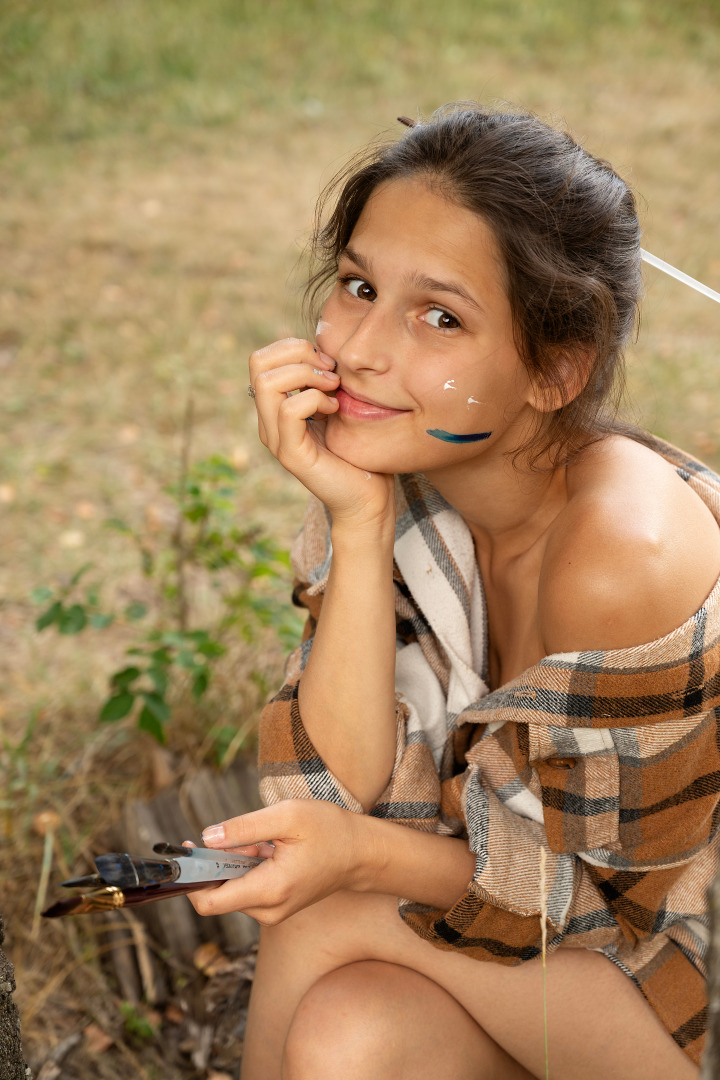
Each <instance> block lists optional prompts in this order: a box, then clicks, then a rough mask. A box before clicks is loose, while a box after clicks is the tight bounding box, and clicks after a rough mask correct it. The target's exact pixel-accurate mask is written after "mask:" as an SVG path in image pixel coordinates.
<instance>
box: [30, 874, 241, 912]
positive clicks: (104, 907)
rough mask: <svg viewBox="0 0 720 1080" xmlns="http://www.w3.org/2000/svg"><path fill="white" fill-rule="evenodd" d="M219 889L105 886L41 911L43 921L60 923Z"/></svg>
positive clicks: (197, 884)
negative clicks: (74, 916) (68, 919)
mask: <svg viewBox="0 0 720 1080" xmlns="http://www.w3.org/2000/svg"><path fill="white" fill-rule="evenodd" d="M217 885H222V882H221V881H213V882H207V881H186V882H181V883H176V882H172V883H171V884H169V885H148V886H146V887H145V888H144V889H118V888H116V887H115V886H108V887H107V888H105V889H100V890H98V892H96V893H85V894H84V895H82V896H70V897H68V898H67V899H66V900H58V901H57V903H55V904H53V905H52V906H51V907H49V908H47V909H46V910H45V911H43V913H42V914H43V916H44V918H46V919H59V918H62V917H63V916H66V915H88V914H90V913H92V912H95V911H117V910H118V909H119V908H124V907H138V906H139V905H140V904H153V903H155V902H156V901H157V900H170V899H172V897H173V896H182V895H184V894H185V893H190V892H197V891H198V890H199V889H208V888H209V889H212V888H215V886H217Z"/></svg>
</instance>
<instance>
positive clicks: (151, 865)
mask: <svg viewBox="0 0 720 1080" xmlns="http://www.w3.org/2000/svg"><path fill="white" fill-rule="evenodd" d="M153 850H154V851H155V852H156V853H162V855H163V856H172V857H156V858H148V857H145V856H140V855H129V854H127V853H126V852H111V853H108V854H106V855H98V857H97V858H96V859H95V867H96V870H97V873H95V874H88V875H86V876H85V877H79V878H72V879H71V880H69V881H63V882H61V884H62V885H63V887H64V888H79V889H89V890H90V891H88V892H81V893H80V894H78V895H76V896H73V897H69V898H68V899H66V900H59V901H58V902H57V903H55V904H53V905H52V906H51V907H49V908H47V910H45V911H43V913H42V914H43V916H44V917H45V918H48V919H54V918H58V917H60V916H63V915H83V914H86V913H88V912H92V911H111V910H114V909H116V908H121V907H134V906H137V905H138V904H149V903H153V902H155V901H157V900H166V899H168V898H170V897H173V896H180V895H182V894H185V893H189V892H194V891H195V890H197V889H205V888H208V886H211V885H213V884H218V885H219V884H221V883H222V882H223V881H228V880H229V879H230V878H237V877H242V876H243V875H244V874H247V872H248V871H249V870H252V868H253V867H254V866H257V865H258V863H261V862H263V859H262V858H260V857H256V856H252V855H240V854H235V853H232V852H225V851H208V850H207V849H206V848H197V847H177V846H175V845H173V844H168V843H165V842H164V841H163V842H160V843H158V844H155V845H154V848H153Z"/></svg>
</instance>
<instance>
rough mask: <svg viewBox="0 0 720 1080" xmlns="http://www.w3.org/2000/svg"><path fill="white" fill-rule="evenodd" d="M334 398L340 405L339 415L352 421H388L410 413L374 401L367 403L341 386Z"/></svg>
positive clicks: (366, 400) (364, 399) (367, 401)
mask: <svg viewBox="0 0 720 1080" xmlns="http://www.w3.org/2000/svg"><path fill="white" fill-rule="evenodd" d="M335 397H336V398H337V400H338V402H339V404H340V410H339V411H340V415H341V416H348V417H351V418H352V419H354V420H389V419H391V418H392V417H393V416H402V415H403V414H404V413H406V412H410V410H409V409H389V408H388V407H387V406H386V405H379V404H378V403H377V402H376V401H369V400H368V399H367V398H363V397H359V396H358V395H357V394H351V393H349V392H348V391H347V390H345V389H343V387H341V386H339V387H338V389H337V390H336V391H335Z"/></svg>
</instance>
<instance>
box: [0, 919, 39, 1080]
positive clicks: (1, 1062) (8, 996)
mask: <svg viewBox="0 0 720 1080" xmlns="http://www.w3.org/2000/svg"><path fill="white" fill-rule="evenodd" d="M4 940H5V931H4V927H3V920H2V915H0V1080H31V1073H30V1069H29V1068H28V1066H27V1065H26V1064H25V1061H24V1059H23V1052H22V1042H21V1039H20V1017H19V1016H18V1011H17V1006H16V1005H15V1001H14V999H13V994H14V993H15V972H14V971H13V966H12V964H11V963H10V961H9V960H8V959H7V957H6V956H5V953H4V952H3V951H2V948H1V946H2V943H3V941H4Z"/></svg>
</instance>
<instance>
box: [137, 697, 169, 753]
mask: <svg viewBox="0 0 720 1080" xmlns="http://www.w3.org/2000/svg"><path fill="white" fill-rule="evenodd" d="M138 727H139V728H140V730H141V731H147V732H148V733H149V734H150V735H152V737H153V738H154V739H156V740H157V742H159V743H160V744H161V745H164V744H165V731H164V729H163V726H162V724H161V723H160V721H159V720H158V719H157V717H156V716H155V715H154V713H153V712H151V710H150V709H148V707H147V705H146V706H145V707H144V708H143V709H142V711H141V713H140V716H139V717H138Z"/></svg>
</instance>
